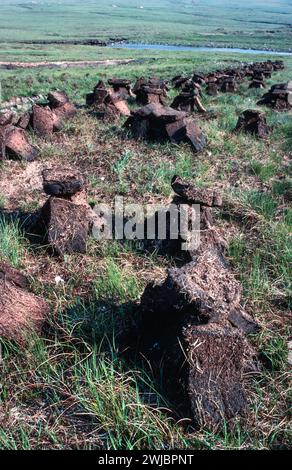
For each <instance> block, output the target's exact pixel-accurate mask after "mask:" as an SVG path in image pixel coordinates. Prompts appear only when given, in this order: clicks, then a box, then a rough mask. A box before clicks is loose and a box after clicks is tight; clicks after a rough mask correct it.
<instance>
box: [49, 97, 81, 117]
mask: <svg viewBox="0 0 292 470" xmlns="http://www.w3.org/2000/svg"><path fill="white" fill-rule="evenodd" d="M48 101H49V106H50V108H51V110H52V111H53V112H54V113H55V115H56V116H57V117H58V118H59V119H61V120H67V119H71V118H73V117H74V116H75V115H76V113H77V110H76V107H75V106H74V104H73V103H72V102H71V101H70V100H69V98H68V96H67V94H66V93H65V92H64V91H52V92H51V93H49V94H48Z"/></svg>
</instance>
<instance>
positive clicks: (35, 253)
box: [0, 46, 292, 450]
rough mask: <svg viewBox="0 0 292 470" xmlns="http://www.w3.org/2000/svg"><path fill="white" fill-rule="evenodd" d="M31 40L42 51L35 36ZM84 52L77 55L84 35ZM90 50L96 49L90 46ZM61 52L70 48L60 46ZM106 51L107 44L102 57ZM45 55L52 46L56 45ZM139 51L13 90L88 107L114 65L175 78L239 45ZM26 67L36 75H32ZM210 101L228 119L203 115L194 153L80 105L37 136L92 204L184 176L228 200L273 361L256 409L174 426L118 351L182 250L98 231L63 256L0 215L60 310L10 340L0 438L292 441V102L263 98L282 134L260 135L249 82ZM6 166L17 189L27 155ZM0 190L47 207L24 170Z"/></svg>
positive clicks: (165, 190) (155, 391) (221, 220)
mask: <svg viewBox="0 0 292 470" xmlns="http://www.w3.org/2000/svg"><path fill="white" fill-rule="evenodd" d="M32 49H33V48H32ZM48 49H49V48H48ZM35 51H36V53H41V51H40V49H39V48H37V47H36V49H35ZM75 51H76V54H77V55H78V57H79V58H80V55H79V54H81V53H82V48H81V46H80V48H79V47H76V49H75ZM84 51H86V53H88V54H93V52H89V48H85V49H84ZM90 51H93V49H90ZM26 52H27V51H26ZM26 52H24V53H25V54H26ZM127 52H129V51H127ZM11 53H14V52H13V50H12V51H11ZM61 53H63V49H62V50H57V52H56V54H60V55H61ZM67 53H68V55H70V54H72V55H74V48H73V47H72V48H71V46H70V47H69V48H68V51H67ZM96 53H98V54H99V53H100V49H96ZM105 53H107V52H106V51H102V52H101V54H103V57H104V55H105ZM48 54H54V53H53V51H52V49H51V50H50V51H49V52H48ZM108 54H113V55H115V56H116V57H117V56H118V54H121V55H123V54H125V51H124V52H120V51H110V50H109V51H108ZM133 54H137V53H136V52H135V53H133ZM142 55H143V57H144V58H145V59H146V61H145V62H143V63H141V64H132V65H129V66H122V67H108V68H106V67H101V68H100V69H89V68H88V69H70V70H68V71H66V72H65V73H64V71H59V70H42V71H19V72H18V71H17V73H16V72H15V71H3V72H2V78H3V80H2V88H3V94H4V96H5V97H6V98H8V97H10V96H12V95H14V94H16V95H18V94H24V95H26V94H33V93H35V92H42V93H47V91H49V90H50V89H52V88H61V89H62V88H63V89H64V88H65V89H66V90H67V91H68V93H69V96H70V97H71V98H72V99H73V100H74V101H75V102H77V103H78V104H84V95H85V93H86V92H88V91H90V90H91V89H92V88H93V85H94V84H95V83H96V81H97V80H98V79H99V78H104V79H107V78H109V77H110V76H112V75H117V76H120V77H130V78H131V79H132V80H133V81H134V80H135V78H136V77H138V76H140V75H146V76H148V75H154V74H156V75H159V76H162V77H167V78H171V77H172V76H173V75H175V74H176V73H178V72H185V73H191V72H192V71H193V70H194V69H197V70H208V69H215V68H223V67H225V66H228V65H232V64H233V65H234V64H235V62H234V60H238V56H236V55H234V54H218V55H217V54H216V55H214V54H198V53H197V54H193V53H191V54H187V53H178V54H177V55H176V57H173V56H171V54H169V53H157V54H155V55H156V58H157V60H156V61H151V54H150V53H149V52H145V53H144V52H143V54H142ZM124 57H125V55H124ZM259 58H260V57H255V58H254V59H255V60H257V59H259ZM240 59H241V58H240ZM250 59H252V57H251V56H248V57H247V58H246V60H250ZM285 65H286V69H285V70H284V71H281V72H280V73H278V74H275V75H273V77H272V79H270V80H268V85H269V86H270V85H271V84H272V83H276V82H282V81H287V80H288V79H289V77H290V75H291V71H292V61H291V59H290V58H286V59H285ZM30 75H32V76H33V85H32V86H28V84H27V82H26V80H27V79H28V78H29V76H30ZM203 99H204V104H205V105H206V106H207V107H208V109H210V108H212V109H213V110H214V111H215V112H216V113H217V115H218V117H217V118H216V119H214V120H211V121H199V120H200V117H199V116H198V118H197V119H198V121H199V125H200V127H201V128H202V130H203V131H204V133H205V134H206V136H207V138H208V147H207V148H206V149H205V150H204V151H203V152H201V153H200V154H193V153H192V151H191V150H190V148H189V146H187V145H182V146H179V147H178V146H174V145H172V144H169V143H167V144H160V143H157V144H153V143H147V142H136V141H135V140H133V139H132V138H131V137H130V136H129V135H127V134H126V133H124V132H123V131H122V130H121V128H122V124H123V120H121V121H120V122H118V123H115V124H105V123H102V122H99V121H98V120H97V119H96V118H95V117H94V116H92V115H90V114H89V113H88V112H87V111H86V110H84V109H80V110H79V111H78V115H77V116H76V118H75V119H73V120H72V121H70V122H68V124H66V128H65V130H64V132H61V133H57V134H54V135H53V137H52V139H51V141H45V140H42V139H40V138H35V141H36V144H37V145H38V146H39V148H40V150H41V158H40V163H41V164H42V165H44V166H46V165H50V166H52V165H59V164H61V163H62V164H68V165H74V166H77V167H79V168H80V169H81V171H82V172H83V173H84V175H85V176H87V179H88V199H89V200H90V201H92V202H93V201H95V202H101V201H103V202H112V198H113V196H114V195H115V194H121V193H123V194H124V195H125V196H126V199H127V201H128V202H139V203H144V204H146V203H149V201H150V202H161V201H162V202H163V203H165V202H166V201H167V202H169V201H170V200H171V196H172V191H171V187H170V180H171V177H172V176H173V174H175V173H176V174H180V175H181V176H182V177H184V178H188V179H190V180H191V181H192V182H194V183H195V184H197V185H198V186H203V187H212V186H216V187H219V188H220V189H221V190H222V191H223V193H224V198H225V199H226V204H224V210H223V212H224V217H223V215H222V217H220V211H218V214H217V222H216V223H217V226H218V229H219V230H220V231H221V232H222V234H223V235H224V236H226V238H228V241H229V251H228V255H229V259H230V261H231V264H232V267H233V269H234V273H235V275H236V276H237V278H238V279H239V280H240V282H241V284H242V287H243V304H244V307H245V308H246V309H247V310H248V311H249V312H250V313H251V314H253V315H254V316H255V318H256V319H257V320H258V321H259V323H260V325H261V327H262V330H261V332H260V333H259V334H258V335H255V336H254V337H252V338H251V341H252V343H253V345H254V346H255V348H256V350H258V351H259V352H260V353H261V356H262V357H263V358H264V364H265V366H264V367H263V371H262V373H261V374H260V375H259V376H256V377H251V380H250V383H249V385H248V386H249V387H250V392H251V399H250V408H251V414H250V416H249V417H247V418H246V419H244V420H242V421H241V422H238V423H236V425H235V427H234V428H233V429H229V427H228V426H227V425H226V426H223V428H222V429H220V430H219V432H218V433H217V434H212V433H208V432H206V431H205V430H202V429H200V430H198V429H194V428H193V427H192V426H191V425H190V423H189V422H188V421H186V420H184V421H183V422H179V423H178V422H177V421H178V418H177V416H175V415H174V413H173V410H174V408H173V406H172V404H171V403H169V402H168V401H167V399H166V397H165V396H164V393H163V389H161V387H160V384H157V382H156V381H155V380H154V377H153V374H152V371H151V368H150V366H149V364H148V363H147V361H145V362H144V361H143V359H142V358H140V359H141V360H140V361H139V363H138V364H136V363H132V362H130V361H126V360H125V358H124V356H123V354H120V353H121V351H120V350H119V341H120V340H121V338H122V337H123V334H124V333H125V332H126V333H128V331H129V330H130V328H129V327H130V326H131V325H132V322H133V321H135V316H134V315H135V307H136V304H137V302H139V299H140V297H141V294H142V292H143V290H144V288H145V286H146V285H147V283H148V282H149V281H152V280H156V281H160V280H162V279H163V278H164V277H165V273H166V268H169V267H170V266H173V265H174V264H175V262H174V260H172V259H171V258H168V257H163V256H161V255H159V254H158V253H156V252H155V253H153V254H151V255H150V254H149V253H148V252H146V251H145V250H144V249H143V246H141V245H139V244H138V243H135V242H128V243H125V244H121V243H119V242H117V241H115V240H112V241H103V242H101V243H100V242H96V241H95V240H93V239H92V240H90V243H89V246H88V252H87V253H86V255H78V254H76V255H72V256H67V257H66V259H65V260H64V262H60V261H57V260H55V259H52V258H50V257H49V256H48V254H47V252H46V251H45V250H44V249H43V248H42V247H40V248H39V249H38V250H31V251H30V252H29V256H27V254H28V253H27V241H24V240H23V237H22V235H21V231H20V230H19V226H18V225H17V224H13V223H9V224H8V223H7V222H4V221H3V220H2V219H1V220H0V257H1V258H3V259H6V260H8V261H10V262H11V263H12V264H13V265H14V266H17V267H20V266H21V267H23V268H25V269H26V270H27V271H28V272H31V273H32V275H33V277H34V278H35V282H34V283H33V289H34V291H35V293H37V294H39V295H43V296H44V297H46V298H47V299H48V301H49V302H50V305H51V307H52V308H51V316H50V318H49V325H48V328H47V329H46V331H45V332H44V334H43V336H42V337H41V338H32V339H31V342H30V343H29V346H28V348H26V349H24V350H23V349H20V348H18V347H17V346H15V345H13V344H4V342H2V344H1V346H2V351H3V354H2V355H3V362H2V363H1V378H0V405H1V407H3V409H4V410H5V415H4V416H2V415H1V414H0V448H2V449H45V448H50V449H52V448H56V449H134V448H135V449H166V450H168V449H177V448H186V449H273V448H288V447H289V446H291V434H290V431H289V413H288V410H289V371H288V364H287V342H288V340H289V338H290V337H291V328H290V327H289V325H288V316H287V313H288V311H289V309H291V305H292V303H291V278H292V275H291V265H292V263H291V261H292V259H291V256H292V250H291V225H292V216H291V214H292V211H291V208H290V207H289V197H288V196H289V191H291V181H290V170H291V167H289V162H288V158H287V157H288V156H289V154H288V152H289V145H290V123H289V120H290V119H291V113H274V112H273V111H271V110H268V109H265V108H261V110H263V111H265V112H266V114H267V118H268V122H269V124H272V125H273V126H274V132H273V134H272V135H271V136H270V138H269V139H268V140H267V141H264V142H263V141H260V140H259V139H256V138H255V137H254V136H249V135H236V134H234V133H232V130H233V128H234V126H235V124H236V122H237V118H238V115H239V114H240V113H241V112H242V111H243V110H244V109H246V108H250V107H251V106H254V105H255V102H256V99H257V95H256V94H250V91H249V90H248V88H247V86H246V84H244V85H243V86H242V87H241V88H240V94H238V95H219V96H218V97H214V98H213V97H208V96H204V98H203ZM10 164H11V165H13V166H10ZM4 166H5V171H6V170H7V172H8V173H7V175H8V176H7V175H6V174H5V173H4V171H3V174H2V173H1V178H2V180H3V181H4V182H5V179H7V180H9V184H10V185H11V186H13V185H15V184H19V178H20V176H21V172H23V171H24V164H23V163H20V162H12V163H11V162H5V163H4ZM26 168H29V166H27V167H26ZM38 171H39V170H38ZM2 180H1V181H2ZM1 191H2V190H1ZM1 194H3V196H4V199H2V205H3V206H4V205H5V207H12V208H13V210H18V209H20V208H22V209H24V208H26V209H36V208H37V207H39V205H40V204H41V202H40V201H41V198H42V192H41V190H34V191H31V188H30V184H29V183H27V181H26V179H23V188H22V191H18V192H16V193H15V194H14V196H13V197H11V196H9V193H8V194H7V195H5V192H4V191H2V192H1ZM57 275H61V276H62V277H63V278H64V284H62V285H59V286H56V285H55V282H54V278H55V276H57ZM122 352H123V353H124V352H127V351H124V349H123V350H122ZM161 374H163V369H162V370H161ZM182 418H184V416H183V417H182Z"/></svg>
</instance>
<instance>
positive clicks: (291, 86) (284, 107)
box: [257, 80, 292, 111]
mask: <svg viewBox="0 0 292 470" xmlns="http://www.w3.org/2000/svg"><path fill="white" fill-rule="evenodd" d="M257 104H258V105H264V106H269V107H270V108H273V109H276V110H277V111H288V110H290V109H292V80H290V82H288V83H279V84H276V85H273V86H272V87H271V88H270V90H269V91H268V92H267V93H265V94H264V95H263V96H262V98H261V99H260V101H258V103H257Z"/></svg>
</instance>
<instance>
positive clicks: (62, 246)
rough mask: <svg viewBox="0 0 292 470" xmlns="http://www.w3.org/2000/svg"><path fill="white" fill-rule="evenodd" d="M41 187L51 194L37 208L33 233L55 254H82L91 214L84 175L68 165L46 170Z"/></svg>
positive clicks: (89, 226)
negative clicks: (42, 204)
mask: <svg viewBox="0 0 292 470" xmlns="http://www.w3.org/2000/svg"><path fill="white" fill-rule="evenodd" d="M43 187H44V191H45V192H46V194H48V195H49V196H50V197H49V199H48V200H47V201H46V203H45V204H44V206H43V207H42V208H41V210H40V211H39V217H38V222H37V224H36V226H35V229H34V230H33V232H35V233H37V234H38V235H40V236H41V237H42V239H43V242H44V243H45V244H47V245H48V246H49V247H50V248H51V251H52V252H53V254H55V255H57V256H60V257H63V256H64V255H65V254H70V253H74V252H78V253H85V252H86V245H87V240H88V236H89V234H90V230H91V224H92V215H91V208H90V207H89V205H88V204H87V202H86V191H85V180H84V178H83V176H82V175H81V174H80V173H79V172H78V171H77V170H75V169H71V168H57V169H55V168H53V169H46V170H44V171H43Z"/></svg>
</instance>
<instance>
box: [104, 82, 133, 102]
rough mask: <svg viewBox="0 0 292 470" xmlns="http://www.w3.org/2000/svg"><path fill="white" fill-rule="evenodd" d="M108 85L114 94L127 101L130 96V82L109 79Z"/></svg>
mask: <svg viewBox="0 0 292 470" xmlns="http://www.w3.org/2000/svg"><path fill="white" fill-rule="evenodd" d="M108 84H109V85H110V86H111V87H112V88H113V91H114V93H115V94H117V95H119V97H120V98H122V99H124V100H127V99H128V98H129V97H130V96H132V90H131V80H126V79H124V78H110V79H109V80H108Z"/></svg>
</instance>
